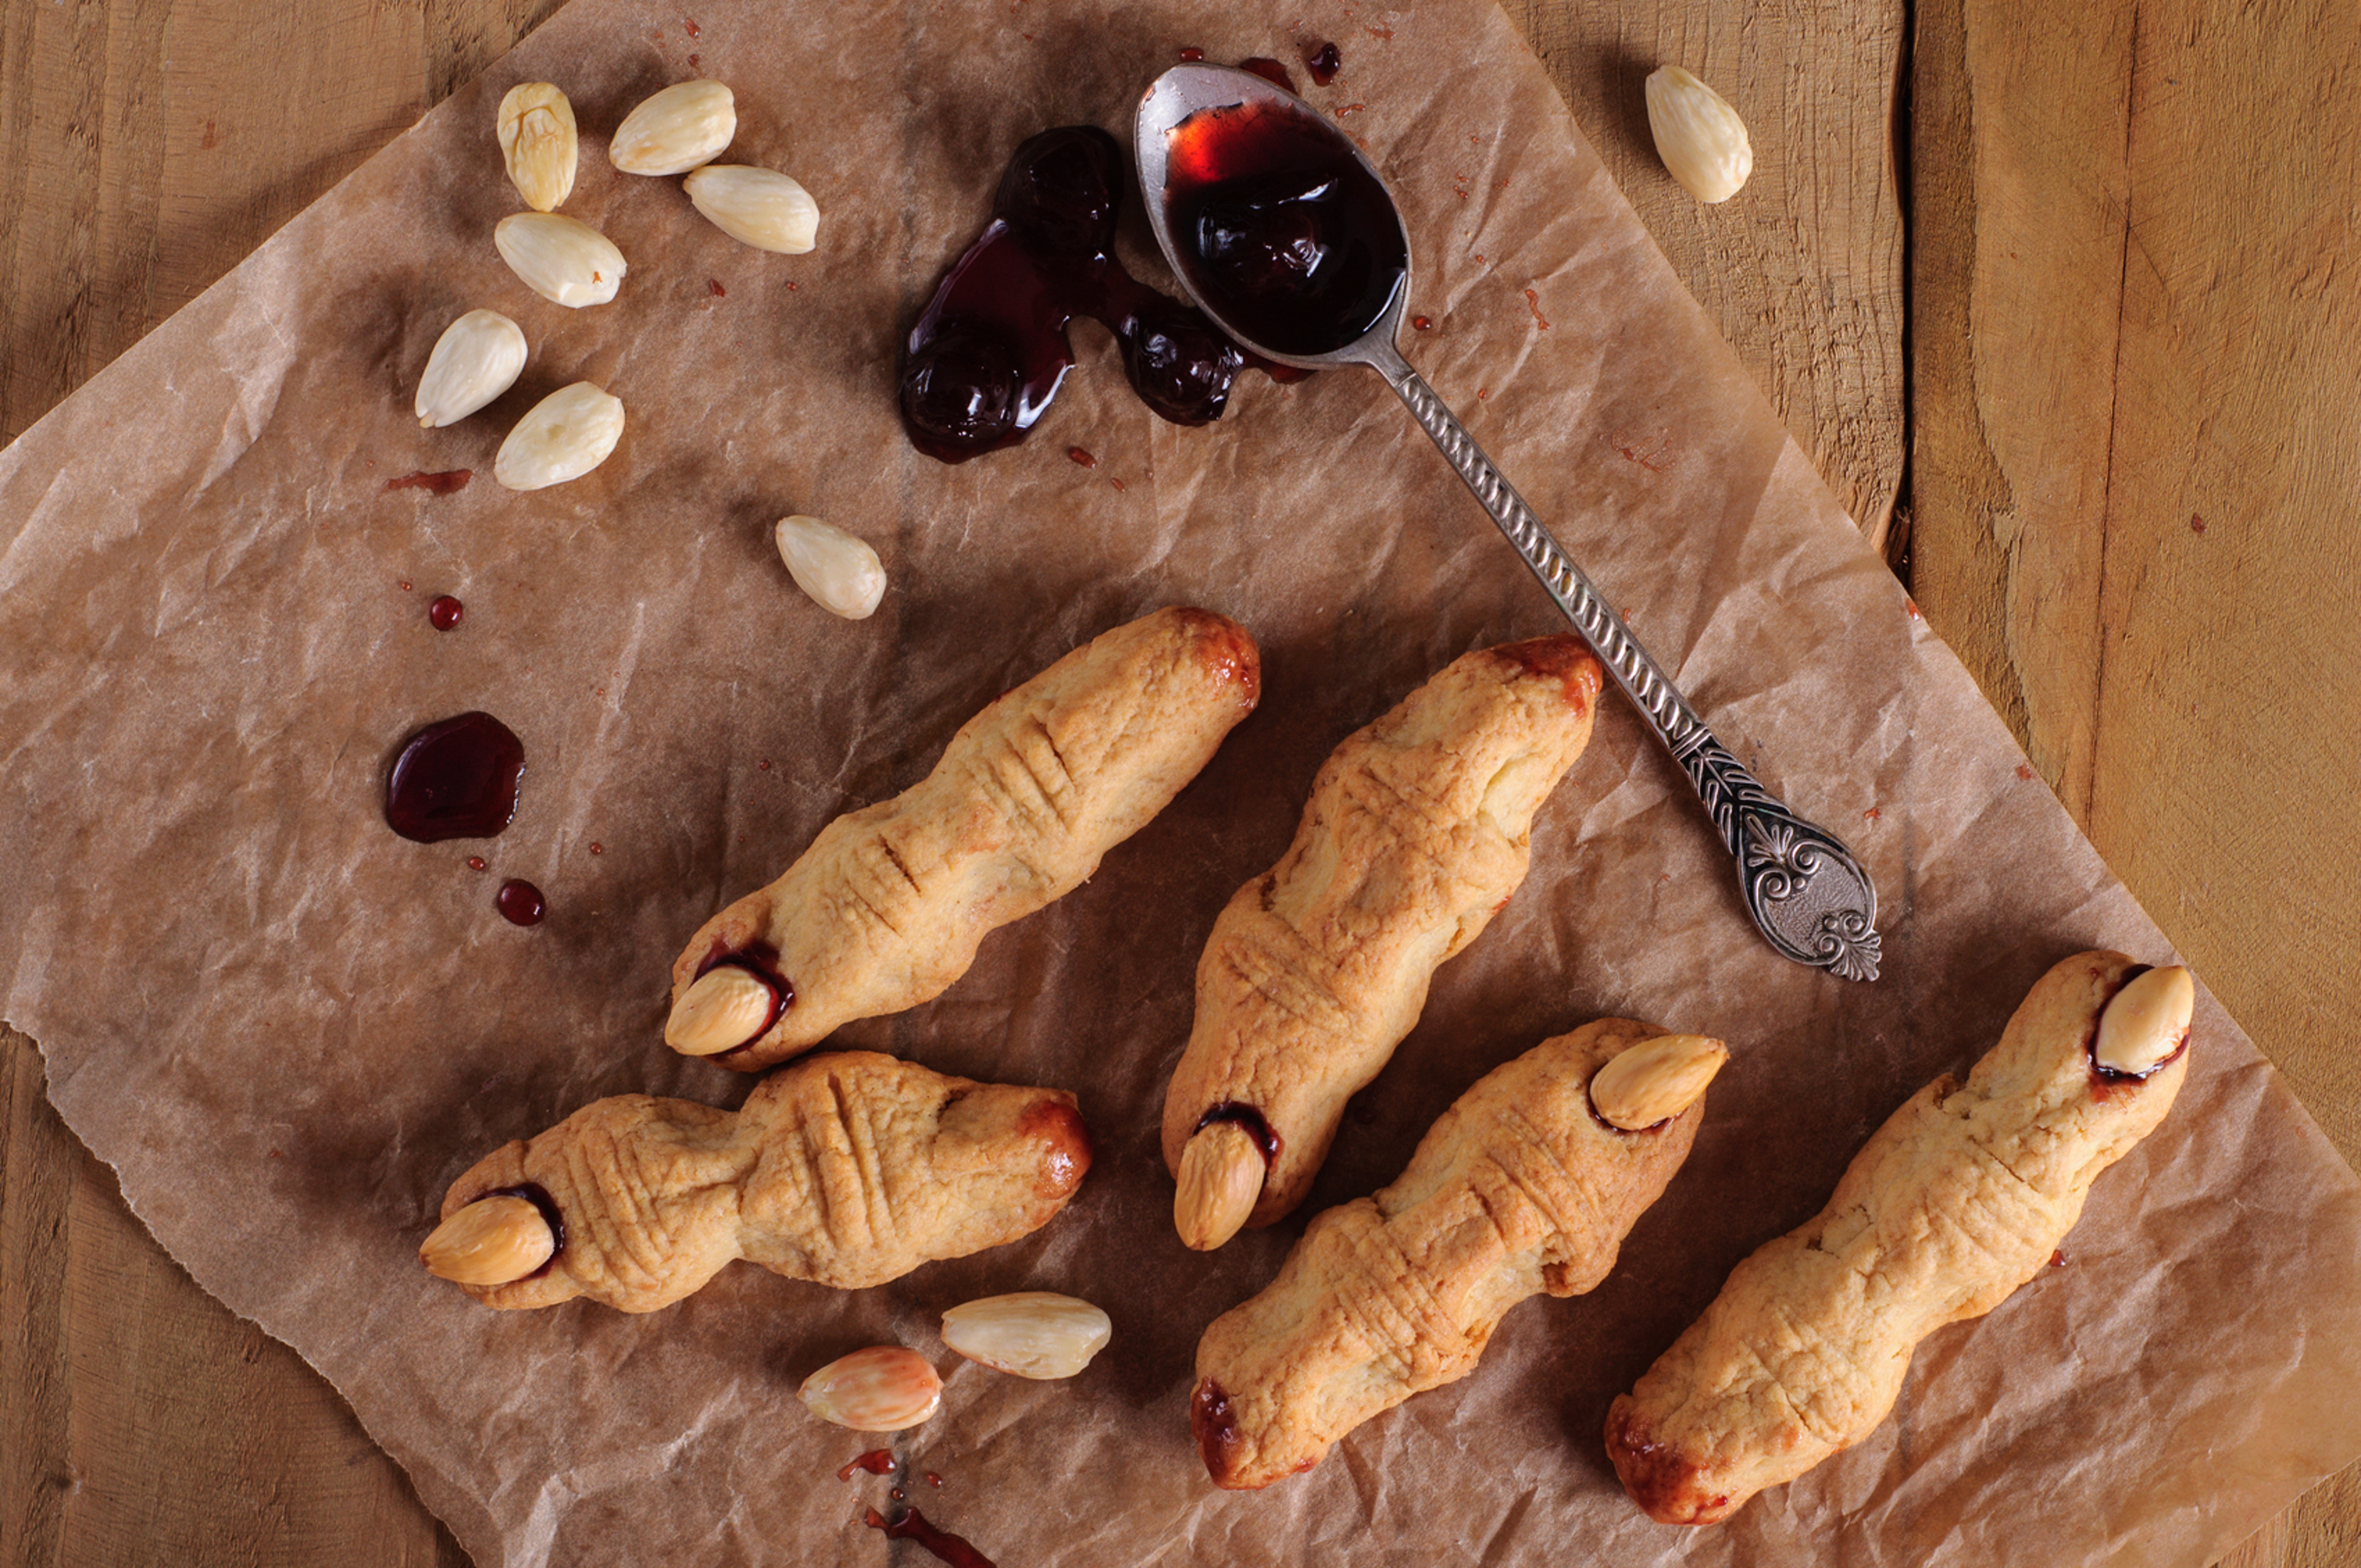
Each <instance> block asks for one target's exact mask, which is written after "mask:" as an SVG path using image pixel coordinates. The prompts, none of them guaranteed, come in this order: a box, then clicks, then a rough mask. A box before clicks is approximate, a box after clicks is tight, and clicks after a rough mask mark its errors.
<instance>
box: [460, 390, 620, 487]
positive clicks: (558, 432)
mask: <svg viewBox="0 0 2361 1568" xmlns="http://www.w3.org/2000/svg"><path fill="white" fill-rule="evenodd" d="M622 435H623V400H622V399H620V398H619V397H616V396H615V395H614V394H613V393H611V392H609V391H608V390H607V389H605V388H603V387H598V386H593V385H592V384H591V383H589V382H588V381H577V382H575V383H574V384H573V385H572V386H570V387H560V388H559V389H557V390H555V391H554V392H552V393H550V394H549V396H547V397H545V398H544V399H542V400H541V401H539V402H537V403H535V404H533V408H532V409H531V411H528V412H527V413H526V414H525V416H524V418H522V419H521V420H519V421H517V422H516V428H515V429H514V430H511V431H510V432H509V438H508V439H507V440H506V441H503V442H501V443H500V455H498V456H496V457H494V458H493V459H492V477H493V478H495V479H498V480H499V481H500V483H501V484H503V485H505V486H507V487H508V488H510V489H511V490H538V489H541V488H544V487H546V486H550V485H561V484H564V483H565V482H566V480H568V479H578V478H580V477H582V476H583V475H585V474H588V472H589V471H590V470H591V469H593V468H596V467H597V466H598V465H599V464H601V463H604V462H605V461H606V460H607V455H608V454H609V453H610V452H612V451H614V450H615V443H616V442H618V441H620V440H621V439H622Z"/></svg>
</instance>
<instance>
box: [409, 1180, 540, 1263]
mask: <svg viewBox="0 0 2361 1568" xmlns="http://www.w3.org/2000/svg"><path fill="white" fill-rule="evenodd" d="M556 1250H557V1238H556V1237H555V1235H553V1234H551V1233H550V1229H549V1222H548V1221H547V1220H545V1219H544V1218H542V1213H541V1211H540V1210H539V1209H537V1208H535V1207H534V1206H533V1203H532V1202H531V1201H529V1200H526V1199H523V1198H516V1197H511V1196H508V1195H506V1194H503V1195H501V1196H500V1197H496V1198H478V1200H476V1201H474V1202H473V1203H470V1204H468V1205H467V1207H466V1208H464V1209H462V1210H460V1211H459V1212H457V1213H456V1214H454V1215H452V1216H451V1217H450V1218H449V1219H447V1220H445V1221H444V1222H443V1223H441V1224H439V1225H437V1226H435V1227H434V1234H432V1235H430V1236H428V1237H427V1238H426V1241H425V1243H424V1245H421V1246H420V1247H419V1249H418V1261H419V1262H421V1263H423V1264H424V1265H425V1266H426V1271H427V1272H428V1273H429V1274H434V1275H437V1276H440V1277H443V1278H445V1279H450V1280H456V1281H457V1282H458V1283H459V1284H461V1285H506V1284H508V1283H509V1282H510V1281H511V1280H512V1279H522V1278H523V1277H525V1276H526V1275H528V1274H531V1273H532V1272H533V1270H534V1269H536V1268H539V1267H540V1266H542V1265H543V1264H544V1263H547V1262H548V1261H549V1256H550V1254H552V1253H554V1252H555V1251H556Z"/></svg>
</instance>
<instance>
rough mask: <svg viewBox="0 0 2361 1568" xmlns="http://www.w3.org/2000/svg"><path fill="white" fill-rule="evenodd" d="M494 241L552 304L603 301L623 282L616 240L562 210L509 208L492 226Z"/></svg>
mask: <svg viewBox="0 0 2361 1568" xmlns="http://www.w3.org/2000/svg"><path fill="white" fill-rule="evenodd" d="M492 243H493V244H494V245H495V246H497V247H500V259H501V260H502V261H505V262H507V263H508V264H509V270H510V271H511V272H514V273H515V274H516V275H517V276H518V277H519V278H522V279H523V280H524V283H525V287H527V288H529V289H531V290H532V291H533V292H534V293H536V294H539V295H540V296H541V297H542V298H543V299H544V300H547V301H549V302H551V303H552V304H557V305H566V306H568V307H569V308H571V309H574V310H577V311H578V310H580V309H581V308H582V307H583V306H585V305H603V304H605V303H606V302H608V301H609V300H611V299H613V298H614V297H615V291H616V290H617V289H620V288H621V287H622V285H623V273H624V271H625V268H624V265H623V253H622V252H621V251H620V250H617V249H616V248H615V242H614V241H613V240H611V239H609V238H608V237H607V236H605V235H603V234H600V233H599V232H598V230H597V229H594V228H592V227H591V226H590V225H588V224H586V223H583V222H582V221H580V220H579V219H577V218H569V217H566V216H565V215H563V214H558V213H511V214H509V215H508V216H507V217H504V218H502V219H501V220H500V222H499V223H497V224H495V225H492Z"/></svg>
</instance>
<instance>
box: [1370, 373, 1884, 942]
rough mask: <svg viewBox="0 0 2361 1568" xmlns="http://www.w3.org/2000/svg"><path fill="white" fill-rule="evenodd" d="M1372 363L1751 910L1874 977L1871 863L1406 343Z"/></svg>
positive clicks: (1766, 928)
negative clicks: (1487, 445)
mask: <svg viewBox="0 0 2361 1568" xmlns="http://www.w3.org/2000/svg"><path fill="white" fill-rule="evenodd" d="M1374 363H1375V365H1376V367H1377V368H1378V371H1379V372H1381V373H1382V374H1383V375H1384V376H1385V378H1386V382H1387V384H1388V385H1389V386H1390V387H1392V388H1393V389H1394V391H1395V392H1396V393H1397V394H1398V395H1399V396H1400V398H1401V400H1402V404H1403V406H1404V407H1406V408H1408V409H1409V410H1410V412H1411V418H1412V419H1415V420H1416V421H1418V423H1419V428H1420V429H1422V430H1423V431H1425V432H1426V433H1427V434H1428V435H1429V436H1430V437H1432V438H1433V442H1434V444H1435V446H1436V448H1437V449H1438V450H1440V451H1441V452H1442V454H1443V455H1444V460H1445V461H1446V462H1448V463H1449V464H1450V465H1451V466H1452V468H1453V469H1454V470H1455V472H1456V473H1457V474H1458V475H1459V477H1461V478H1462V479H1464V480H1466V483H1467V488H1469V489H1470V490H1472V491H1474V492H1475V494H1476V499H1477V501H1478V502H1479V503H1481V504H1482V506H1483V508H1484V510H1485V511H1486V512H1488V513H1489V514H1490V516H1491V519H1492V521H1494V522H1496V523H1498V524H1499V528H1500V532H1502V533H1504V534H1506V535H1507V536H1508V540H1509V543H1510V544H1511V545H1513V546H1515V548H1516V552H1517V554H1518V555H1519V557H1521V559H1522V560H1523V561H1524V563H1525V565H1527V566H1529V567H1531V568H1532V574H1533V576H1536V577H1538V578H1540V579H1541V585H1542V587H1543V589H1544V590H1546V591H1547V592H1548V594H1549V596H1550V598H1552V599H1554V600H1555V601H1556V603H1557V607H1558V609H1561V610H1564V611H1565V618H1566V620H1570V621H1572V622H1573V623H1574V628H1575V630H1576V631H1579V632H1581V633H1582V635H1583V638H1584V640H1585V641H1587V642H1588V643H1589V644H1590V646H1591V648H1592V650H1593V651H1594V652H1597V653H1598V658H1599V661H1600V663H1603V664H1605V665H1606V667H1607V673H1608V674H1609V675H1611V676H1612V677H1613V678H1614V681H1615V684H1616V685H1619V686H1620V687H1621V688H1622V689H1623V692H1624V695H1625V696H1629V697H1630V698H1631V702H1632V705H1633V706H1634V707H1637V708H1639V710H1640V712H1641V713H1642V715H1643V716H1644V717H1645V718H1647V720H1648V722H1649V724H1650V725H1651V726H1652V727H1653V729H1655V731H1656V735H1657V738H1658V739H1659V740H1663V741H1664V746H1665V748H1666V749H1667V750H1668V751H1671V752H1672V754H1673V757H1674V760H1675V761H1676V762H1679V763H1680V765H1681V771H1682V772H1683V773H1686V775H1687V776H1688V780H1689V783H1690V784H1691V785H1692V786H1693V787H1695V789H1696V790H1697V800H1698V801H1699V803H1700V804H1702V805H1703V806H1704V807H1705V809H1706V815H1707V816H1708V817H1710V818H1711V819H1712V821H1713V825H1714V828H1715V829H1716V830H1717V831H1718V832H1719V833H1720V835H1721V840H1722V843H1723V844H1724V845H1725V846H1726V847H1727V848H1728V849H1729V850H1730V858H1731V859H1732V860H1733V861H1736V862H1737V865H1738V880H1739V886H1740V890H1741V894H1743V896H1744V899H1745V902H1746V909H1747V913H1748V914H1750V915H1752V916H1753V917H1754V923H1755V925H1756V926H1757V927H1760V928H1761V929H1762V932H1763V936H1764V937H1765V938H1767V939H1768V940H1769V941H1770V943H1771V945H1772V947H1773V948H1776V949H1777V950H1778V951H1779V952H1780V953H1781V954H1782V955H1783V956H1784V957H1786V958H1789V959H1794V960H1795V961H1796V962H1797V963H1802V964H1809V965H1812V966H1814V967H1815V968H1818V969H1825V970H1830V971H1831V972H1833V973H1835V974H1838V975H1840V976H1842V977H1843V978H1844V979H1846V980H1862V981H1868V980H1875V979H1876V978H1877V966H1878V959H1879V941H1878V934H1877V886H1876V884H1875V883H1872V882H1871V881H1870V878H1869V873H1868V872H1866V871H1864V870H1862V869H1861V863H1860V862H1859V861H1855V860H1854V859H1853V858H1852V855H1851V853H1850V851H1849V850H1846V848H1845V847H1844V845H1843V843H1842V842H1841V841H1840V840H1839V839H1837V838H1836V837H1835V836H1834V835H1832V834H1830V833H1828V831H1826V830H1825V829H1823V828H1819V827H1818V826H1817V825H1816V824H1814V823H1812V822H1809V821H1806V819H1805V818H1803V817H1798V816H1796V815H1795V813H1794V812H1792V811H1790V810H1788V809H1787V807H1786V806H1785V805H1784V803H1783V802H1781V801H1780V799H1779V798H1778V797H1777V796H1776V795H1773V794H1772V793H1771V792H1770V791H1769V790H1767V789H1764V788H1763V784H1762V781H1761V780H1759V779H1757V778H1756V777H1755V776H1754V775H1753V773H1751V772H1750V771H1748V769H1747V768H1746V766H1745V764H1744V763H1742V762H1740V761H1739V760H1738V759H1737V758H1736V757H1735V756H1733V755H1731V754H1730V749H1729V748H1728V747H1726V746H1724V745H1723V744H1722V743H1721V742H1720V741H1719V740H1717V739H1715V737H1714V734H1713V731H1712V730H1710V729H1707V728H1706V724H1705V721H1704V720H1703V719H1701V718H1698V717H1697V711H1696V710H1695V709H1694V708H1692V707H1689V705H1688V703H1687V701H1686V699H1685V698H1684V697H1683V696H1681V694H1680V691H1679V689H1678V688H1677V687H1675V685H1673V682H1672V679H1671V677H1669V676H1667V675H1666V674H1664V671H1663V670H1662V669H1660V668H1659V667H1658V666H1657V664H1656V662H1655V661H1654V660H1653V659H1652V658H1650V657H1649V656H1648V652H1647V650H1646V649H1644V648H1642V647H1641V646H1640V641H1639V639H1638V638H1636V637H1634V636H1632V635H1631V628H1630V627H1628V626H1626V625H1624V624H1623V618H1622V617H1621V616H1620V615H1618V614H1616V613H1615V611H1614V610H1613V609H1610V608H1609V605H1608V603H1607V601H1606V599H1605V598H1603V597H1602V596H1601V595H1600V594H1599V592H1598V588H1597V587H1595V586H1594V585H1593V584H1592V583H1591V581H1590V579H1589V578H1588V577H1587V576H1583V573H1582V568H1580V567H1579V566H1576V565H1575V564H1574V561H1573V559H1572V558H1571V557H1569V556H1568V555H1567V554H1566V553H1565V550H1564V549H1563V548H1562V547H1560V545H1559V544H1558V542H1557V541H1556V540H1554V539H1553V538H1551V537H1550V532H1549V530H1548V529H1546V528H1544V527H1543V526H1542V521H1541V519H1540V518H1538V517H1536V516H1534V515H1533V510H1532V508H1531V507H1529V506H1527V505H1526V504H1525V499H1524V498H1523V497H1522V496H1521V495H1519V494H1517V491H1516V487H1514V486H1512V485H1510V483H1509V481H1508V479H1507V478H1506V477H1504V476H1503V475H1502V474H1501V473H1500V470H1499V468H1497V467H1495V466H1493V464H1492V460H1491V459H1490V458H1488V457H1487V456H1485V455H1484V452H1483V449H1482V448H1481V447H1479V446H1477V444H1476V441H1475V438H1474V437H1472V436H1470V435H1469V434H1468V433H1467V432H1466V428H1465V427H1464V426H1462V425H1461V424H1460V422H1459V419H1458V416H1457V415H1455V414H1454V413H1453V412H1452V411H1451V410H1450V409H1449V408H1448V407H1446V406H1445V405H1444V401H1443V400H1442V399H1441V398H1439V397H1437V396H1435V394H1434V389H1433V388H1432V387H1429V386H1428V385H1427V384H1426V381H1425V379H1424V378H1422V377H1421V376H1420V375H1419V374H1418V372H1417V371H1415V370H1412V369H1411V367H1410V366H1409V365H1408V363H1407V362H1405V361H1404V360H1402V359H1401V357H1400V356H1399V355H1398V354H1396V355H1390V356H1380V357H1378V359H1376V360H1375V361H1374Z"/></svg>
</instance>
